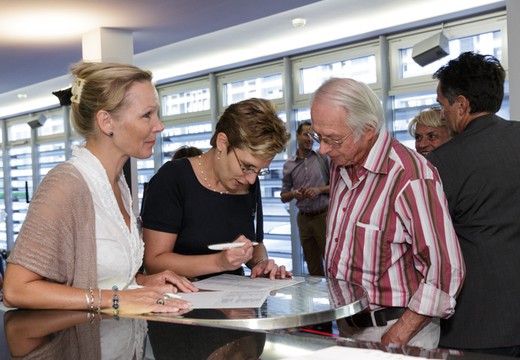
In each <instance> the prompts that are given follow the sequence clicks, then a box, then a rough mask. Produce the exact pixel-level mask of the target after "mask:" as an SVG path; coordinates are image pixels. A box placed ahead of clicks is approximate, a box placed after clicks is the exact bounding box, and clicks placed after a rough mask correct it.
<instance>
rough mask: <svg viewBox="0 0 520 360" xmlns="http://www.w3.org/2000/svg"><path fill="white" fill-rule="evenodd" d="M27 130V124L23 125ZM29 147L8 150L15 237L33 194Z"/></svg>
mask: <svg viewBox="0 0 520 360" xmlns="http://www.w3.org/2000/svg"><path fill="white" fill-rule="evenodd" d="M24 125H25V126H26V127H27V128H28V127H29V126H28V125H27V124H24ZM31 153H32V152H31V147H30V146H21V147H15V148H12V149H10V150H9V167H10V170H11V191H12V192H11V198H12V201H13V203H12V206H13V214H12V217H13V232H14V236H15V237H16V236H17V235H18V233H19V232H20V228H21V227H22V223H23V221H24V220H25V215H26V214H27V208H28V207H29V203H28V202H27V201H28V200H29V201H30V199H31V197H32V194H33V181H32V158H31Z"/></svg>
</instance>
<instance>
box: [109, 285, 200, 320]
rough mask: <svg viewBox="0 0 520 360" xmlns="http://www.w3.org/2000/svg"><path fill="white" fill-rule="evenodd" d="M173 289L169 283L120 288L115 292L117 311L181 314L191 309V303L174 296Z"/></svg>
mask: <svg viewBox="0 0 520 360" xmlns="http://www.w3.org/2000/svg"><path fill="white" fill-rule="evenodd" d="M175 291H176V289H175V288H174V286H173V285H171V284H165V285H154V286H145V287H140V288H137V289H131V290H120V291H118V292H117V295H118V297H119V312H120V313H130V314H143V313H150V312H155V313H176V315H182V314H185V313H187V312H189V311H191V307H192V304H191V303H190V302H188V301H186V300H183V299H180V298H177V297H175V296H177V295H175ZM107 310H110V309H107ZM112 310H113V309H112Z"/></svg>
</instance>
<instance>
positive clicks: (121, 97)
mask: <svg viewBox="0 0 520 360" xmlns="http://www.w3.org/2000/svg"><path fill="white" fill-rule="evenodd" d="M70 72H71V74H72V75H73V76H74V77H75V81H74V83H77V82H78V80H79V81H80V82H81V83H82V84H81V90H80V92H79V94H77V95H78V96H77V97H76V98H75V100H73V101H72V104H71V107H72V115H73V116H72V125H73V126H74V128H75V130H76V131H77V132H78V133H79V134H81V135H82V136H83V137H85V138H89V137H90V136H92V135H93V134H94V133H95V132H96V127H95V118H96V114H97V112H98V111H99V110H106V111H108V112H112V113H117V112H118V111H119V110H120V109H121V108H123V107H124V105H125V95H126V92H127V90H128V88H129V87H130V86H131V85H132V84H133V83H134V82H141V81H142V82H145V81H148V82H151V81H152V73H151V72H150V71H146V70H142V69H139V68H138V67H135V66H133V65H129V64H118V63H94V62H84V61H82V62H79V63H76V64H74V65H72V67H71V68H70ZM73 91H74V88H73Z"/></svg>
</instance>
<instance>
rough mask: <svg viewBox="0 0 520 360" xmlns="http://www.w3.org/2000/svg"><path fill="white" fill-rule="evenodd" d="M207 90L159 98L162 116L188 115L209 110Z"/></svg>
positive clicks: (184, 92)
mask: <svg viewBox="0 0 520 360" xmlns="http://www.w3.org/2000/svg"><path fill="white" fill-rule="evenodd" d="M209 100H210V91H209V88H203V89H196V90H189V91H180V92H176V93H173V94H168V95H164V96H162V98H161V103H162V114H161V115H162V116H170V115H179V114H188V113H194V112H199V111H205V110H209V109H210V101H209Z"/></svg>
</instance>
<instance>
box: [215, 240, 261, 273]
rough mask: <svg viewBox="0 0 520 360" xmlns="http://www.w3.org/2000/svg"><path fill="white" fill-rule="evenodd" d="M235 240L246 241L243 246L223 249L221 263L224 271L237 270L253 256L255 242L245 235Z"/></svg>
mask: <svg viewBox="0 0 520 360" xmlns="http://www.w3.org/2000/svg"><path fill="white" fill-rule="evenodd" d="M233 242H241V243H244V245H243V246H241V247H237V248H230V249H225V250H222V251H221V252H220V253H219V254H218V255H219V265H220V268H221V269H222V271H229V270H236V269H238V268H239V267H241V266H242V264H245V263H247V262H248V261H249V260H251V258H252V257H253V243H252V242H251V241H250V240H249V239H248V238H246V237H245V236H244V235H240V236H239V237H238V238H237V239H236V240H235V241H233Z"/></svg>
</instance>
